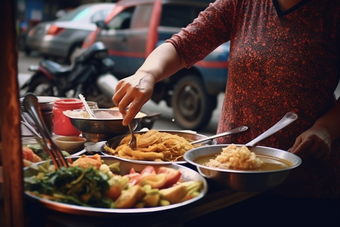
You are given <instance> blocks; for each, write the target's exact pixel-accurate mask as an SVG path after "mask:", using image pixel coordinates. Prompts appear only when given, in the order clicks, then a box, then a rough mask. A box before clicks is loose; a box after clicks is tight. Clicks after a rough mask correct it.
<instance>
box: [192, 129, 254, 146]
mask: <svg viewBox="0 0 340 227" xmlns="http://www.w3.org/2000/svg"><path fill="white" fill-rule="evenodd" d="M247 129H248V127H247V126H241V127H238V128H234V129H231V130H229V131H226V132H222V133H219V134H216V135H213V136H208V137H205V138H203V139H200V140H195V141H192V142H190V143H191V144H196V143H201V142H204V141H207V140H211V139H215V138H218V137H222V136H226V135H230V134H235V133H239V132H244V131H246V130H247Z"/></svg>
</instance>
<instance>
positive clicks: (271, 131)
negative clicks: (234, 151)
mask: <svg viewBox="0 0 340 227" xmlns="http://www.w3.org/2000/svg"><path fill="white" fill-rule="evenodd" d="M297 117H298V116H297V114H295V113H292V112H288V113H286V114H285V116H284V117H283V118H282V119H281V120H280V121H279V122H277V123H276V124H275V125H273V126H272V127H271V128H269V129H268V130H266V131H265V132H263V133H262V134H261V135H259V136H258V137H256V138H255V139H253V140H252V141H250V142H248V143H247V144H246V146H255V145H256V144H257V143H258V142H260V141H261V140H263V139H265V138H267V137H268V136H271V135H273V134H274V133H276V132H277V131H279V130H280V129H282V128H284V127H286V126H287V125H289V124H290V123H292V122H293V121H295V120H296V119H297Z"/></svg>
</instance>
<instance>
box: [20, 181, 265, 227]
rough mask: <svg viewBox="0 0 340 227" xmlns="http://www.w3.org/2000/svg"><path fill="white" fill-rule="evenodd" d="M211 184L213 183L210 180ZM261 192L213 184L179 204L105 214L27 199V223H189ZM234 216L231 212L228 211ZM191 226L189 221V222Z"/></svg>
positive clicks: (54, 225)
mask: <svg viewBox="0 0 340 227" xmlns="http://www.w3.org/2000/svg"><path fill="white" fill-rule="evenodd" d="M209 185H211V184H209ZM258 194H260V192H233V191H230V190H228V189H222V188H220V187H216V186H213V187H210V189H209V191H208V193H207V195H206V196H205V197H203V198H202V199H200V200H198V201H196V202H194V203H192V204H189V205H187V206H183V207H180V208H175V209H170V210H166V211H157V212H152V213H148V214H110V215H108V214H106V215H100V214H97V215H94V216H82V215H74V214H65V213H61V212H57V211H50V210H47V209H46V208H44V207H42V206H39V205H37V204H35V203H32V202H27V203H26V206H27V207H26V209H25V210H26V211H27V213H26V214H27V216H28V224H29V225H28V226H32V227H33V226H34V227H35V226H50V227H60V226H69V227H86V226H89V227H90V226H91V227H93V226H103V227H104V226H106V227H107V226H108V223H110V225H111V226H124V227H128V226H148V227H152V226H154V227H157V226H162V227H167V226H186V225H185V224H186V223H187V222H189V221H191V220H194V219H196V218H199V217H202V216H203V215H206V214H208V213H211V212H215V211H219V210H221V209H223V208H226V207H228V206H230V205H232V204H235V203H239V202H241V201H243V200H246V199H248V198H251V197H253V196H256V195H258ZM225 215H226V217H227V218H228V219H229V218H232V215H230V214H229V215H228V214H225ZM189 226H190V225H189Z"/></svg>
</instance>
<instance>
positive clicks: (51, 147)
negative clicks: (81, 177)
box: [21, 93, 68, 169]
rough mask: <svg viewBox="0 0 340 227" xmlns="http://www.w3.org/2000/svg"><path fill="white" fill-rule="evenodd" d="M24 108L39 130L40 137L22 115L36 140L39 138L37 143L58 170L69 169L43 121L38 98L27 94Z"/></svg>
mask: <svg viewBox="0 0 340 227" xmlns="http://www.w3.org/2000/svg"><path fill="white" fill-rule="evenodd" d="M23 106H24V108H25V109H26V111H27V112H28V113H29V115H30V117H32V118H33V121H34V122H35V124H36V125H37V127H38V129H39V132H40V135H39V134H38V133H37V132H36V131H35V129H34V128H33V127H32V126H31V125H30V124H28V122H27V119H26V118H25V116H24V115H23V114H21V117H22V119H23V121H22V123H23V124H24V125H25V126H26V127H27V128H28V129H29V130H30V131H31V132H32V134H33V135H34V137H35V138H36V139H37V138H38V139H37V141H38V142H39V143H40V145H42V148H43V150H44V151H46V152H47V153H48V154H49V156H50V157H51V159H52V162H53V164H54V165H55V167H56V169H59V168H60V167H63V166H64V167H68V163H67V161H66V159H65V157H64V155H63V153H62V152H61V150H60V148H59V147H58V146H57V145H56V144H55V143H54V141H53V140H52V138H51V136H50V133H49V132H48V129H47V127H46V125H45V122H44V121H43V117H42V114H41V111H40V105H39V103H38V98H37V97H36V96H35V95H34V94H32V93H29V94H27V95H26V96H25V97H24V99H23Z"/></svg>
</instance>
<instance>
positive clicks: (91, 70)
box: [20, 42, 117, 108]
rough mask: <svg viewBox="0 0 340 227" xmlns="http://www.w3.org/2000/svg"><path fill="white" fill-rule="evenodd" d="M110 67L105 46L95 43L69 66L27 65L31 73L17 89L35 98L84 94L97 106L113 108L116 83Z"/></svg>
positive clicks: (111, 66)
mask: <svg viewBox="0 0 340 227" xmlns="http://www.w3.org/2000/svg"><path fill="white" fill-rule="evenodd" d="M113 67H114V62H113V61H112V60H111V59H110V58H109V57H108V53H107V48H106V47H105V45H104V44H103V43H102V42H95V43H94V44H92V45H91V46H90V47H89V48H88V49H87V50H85V51H84V52H83V53H82V54H80V55H79V56H78V57H76V58H75V60H74V62H73V63H72V65H71V66H63V65H60V64H59V63H57V62H54V61H51V60H47V59H43V60H41V61H40V62H39V65H38V66H30V68H29V70H30V71H33V72H34V74H33V75H32V77H31V78H30V79H29V80H28V81H27V82H26V83H25V84H24V85H23V86H22V87H21V88H20V89H22V90H25V92H27V93H28V92H31V93H34V94H36V95H37V96H56V97H67V98H78V95H79V94H83V95H84V96H85V98H86V100H87V101H94V102H97V104H98V107H102V108H107V107H112V106H114V103H113V101H112V95H113V93H114V88H115V84H116V83H117V79H116V78H115V77H114V76H113V75H112V74H111V71H112V69H113Z"/></svg>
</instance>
